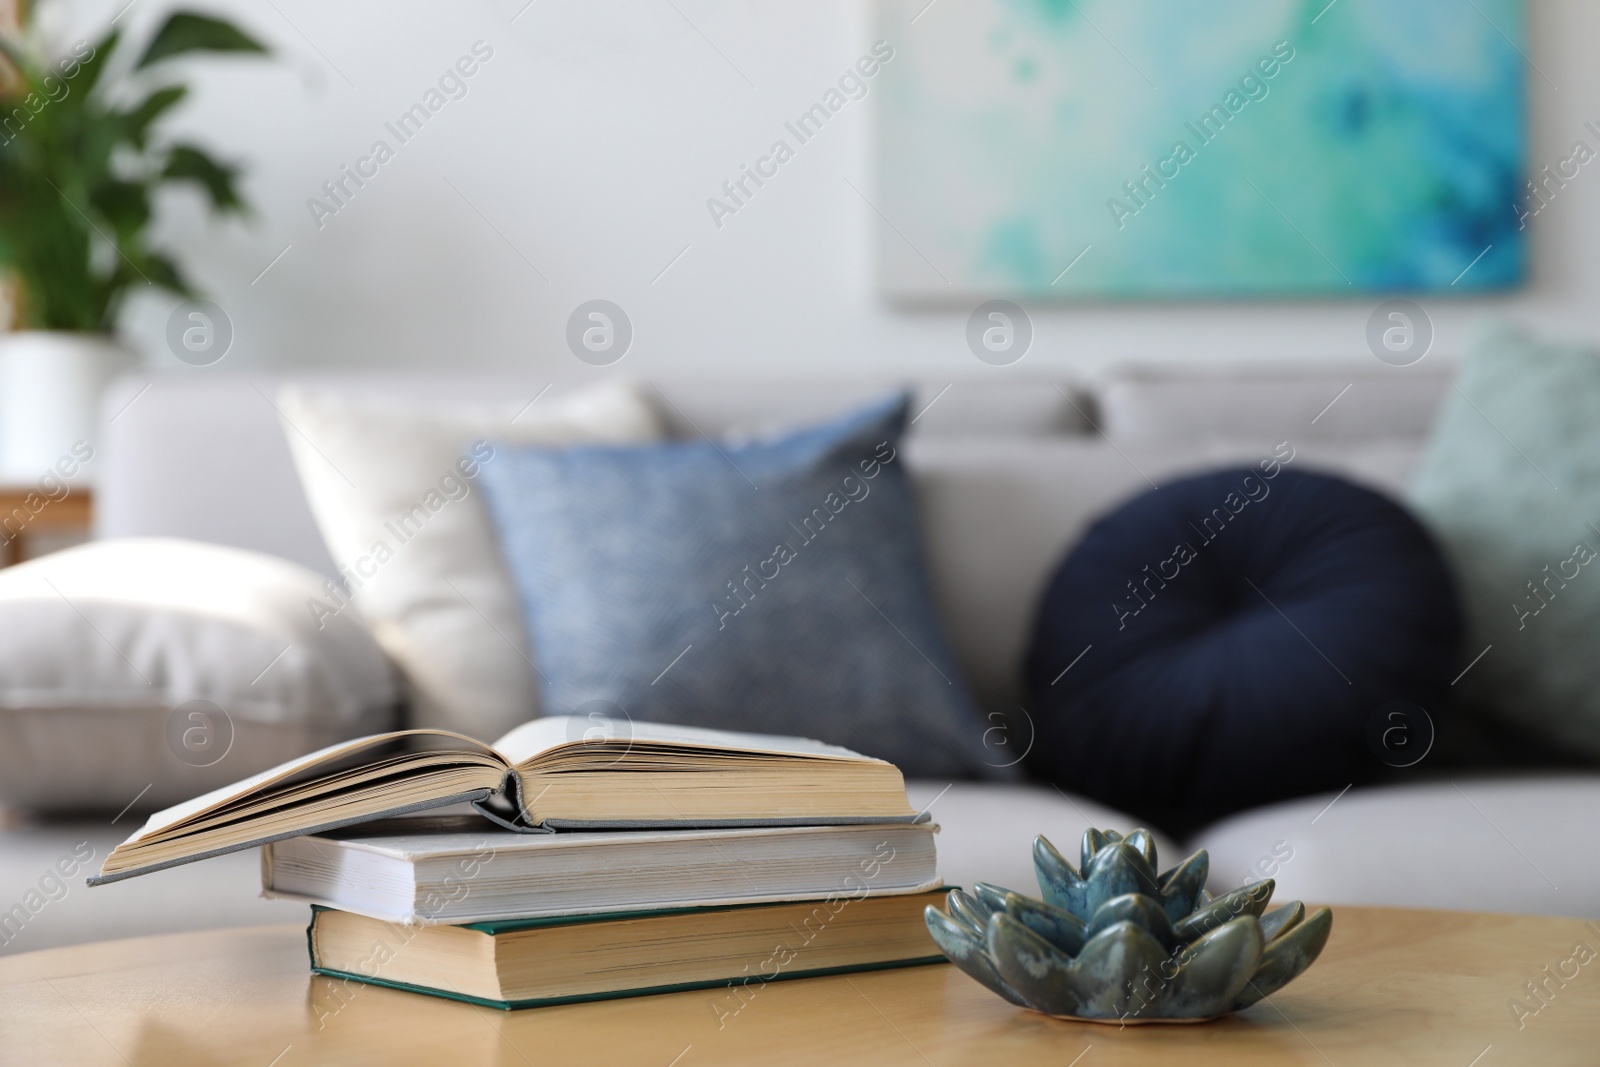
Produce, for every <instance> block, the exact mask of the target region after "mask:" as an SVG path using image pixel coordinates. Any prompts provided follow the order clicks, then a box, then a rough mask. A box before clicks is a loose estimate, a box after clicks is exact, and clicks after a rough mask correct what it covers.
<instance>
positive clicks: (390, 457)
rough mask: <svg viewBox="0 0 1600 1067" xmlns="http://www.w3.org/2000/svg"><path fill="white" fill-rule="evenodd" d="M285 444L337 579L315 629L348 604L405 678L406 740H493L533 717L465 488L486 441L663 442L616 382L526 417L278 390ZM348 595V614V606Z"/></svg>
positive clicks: (483, 523) (528, 672)
mask: <svg viewBox="0 0 1600 1067" xmlns="http://www.w3.org/2000/svg"><path fill="white" fill-rule="evenodd" d="M279 408H280V410H281V411H282V413H283V417H284V419H285V421H286V422H287V423H288V425H287V426H285V427H284V433H285V434H286V436H287V437H288V440H289V447H290V451H291V452H292V453H293V454H294V461H295V467H296V469H297V470H298V471H299V472H300V481H301V483H302V484H303V485H304V486H305V491H306V496H307V498H308V499H309V500H310V503H311V512H312V514H313V515H314V516H315V517H316V520H317V526H318V528H319V529H320V530H321V531H322V536H323V539H324V540H325V541H326V542H327V543H328V550H329V552H330V553H332V555H333V558H334V561H335V562H336V563H337V565H338V566H339V569H340V573H341V574H343V575H344V584H345V588H340V587H339V586H338V585H337V584H336V583H333V582H329V583H328V585H327V587H326V592H325V594H324V596H323V598H322V606H321V607H317V606H315V605H313V607H312V609H311V610H312V611H314V612H316V613H317V614H319V615H324V614H329V613H332V612H334V611H340V610H341V607H342V605H344V604H346V603H350V604H353V605H354V606H355V608H356V610H358V611H360V612H361V614H363V615H364V616H366V618H367V619H368V620H369V621H370V622H371V624H372V629H373V633H374V634H375V635H376V637H377V639H378V642H379V643H380V644H381V645H382V646H383V647H384V649H385V650H386V651H387V652H388V653H389V655H390V656H391V657H393V659H394V661H395V662H396V663H397V664H398V665H399V666H400V668H401V669H402V670H403V671H404V672H405V674H406V676H407V678H408V679H409V681H410V684H411V690H412V715H411V725H415V726H429V727H439V728H444V729H449V730H457V731H460V732H461V733H464V734H468V735H469V736H472V737H477V738H484V739H488V738H495V737H499V736H500V735H501V734H503V733H506V732H507V731H509V730H510V729H511V728H512V727H514V726H517V725H518V724H520V723H523V722H526V721H527V720H529V719H531V718H534V717H535V716H537V715H538V714H539V699H538V687H537V684H536V677H535V667H534V665H533V661H532V660H531V659H530V658H529V656H528V651H527V649H528V644H527V640H526V636H525V631H524V627H523V624H522V615H521V612H520V610H519V609H518V606H517V599H516V594H515V592H514V591H513V589H512V586H511V578H510V575H509V574H508V573H507V571H506V569H505V565H504V564H503V563H502V562H501V560H500V553H499V548H498V545H497V543H496V540H495V536H494V530H493V528H492V527H491V526H490V523H489V517H488V515H487V513H486V512H485V511H484V509H483V504H482V501H481V494H480V493H479V492H477V489H476V483H475V481H474V479H475V478H476V477H477V474H478V471H479V470H480V469H481V467H482V464H484V463H492V462H494V448H493V445H492V444H490V443H489V442H492V441H506V442H515V443H519V444H544V445H562V444H571V443H578V442H587V443H608V444H634V443H640V442H645V441H650V440H655V439H657V438H659V437H661V436H662V433H663V427H662V425H661V421H660V418H659V416H658V414H657V411H656V409H655V408H654V406H653V405H652V404H651V403H650V401H649V400H648V398H647V397H646V396H645V395H644V394H643V393H642V391H641V390H640V388H639V387H638V386H636V385H634V384H632V383H630V382H626V381H617V382H608V383H606V384H603V385H600V386H596V387H593V388H591V389H588V390H585V391H583V392H579V393H575V394H573V395H571V396H568V397H565V398H562V399H560V400H550V401H544V402H542V403H539V404H535V405H533V406H531V407H530V406H528V405H526V404H525V403H523V402H521V401H518V402H515V403H510V404H507V405H505V406H503V407H484V406H475V407H465V408H464V407H454V408H451V407H439V406H434V407H423V406H420V405H418V404H415V403H409V404H408V403H402V402H396V401H383V400H378V399H375V398H371V397H362V396H359V395H351V394H348V393H341V392H330V391H324V390H316V389H311V388H307V387H297V386H289V387H286V388H285V389H283V390H282V391H281V392H280V394H279ZM346 590H348V592H349V594H350V595H349V599H348V600H346Z"/></svg>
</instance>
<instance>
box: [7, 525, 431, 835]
mask: <svg viewBox="0 0 1600 1067" xmlns="http://www.w3.org/2000/svg"><path fill="white" fill-rule="evenodd" d="M321 586H322V579H321V578H319V577H318V576H317V575H315V574H313V573H312V572H310V571H308V570H306V569H305V568H303V567H299V566H296V565H295V564H293V563H289V562H286V561H284V560H281V559H276V558H274V557H271V556H265V555H261V554H260V553H256V552H247V551H245V550H243V549H237V548H224V547H222V546H219V545H206V544H201V543H199V542H195V541H180V540H176V539H171V540H169V539H157V538H151V539H128V540H119V541H100V542H95V543H92V544H88V545H82V546H80V547H78V548H72V549H68V550H66V551H64V552H57V553H55V554H53V555H49V556H44V557H42V558H40V559H36V560H32V561H30V562H28V563H23V564H21V565H19V566H16V567H10V568H7V569H5V570H3V571H0V804H10V805H16V806H19V807H28V808H35V809H66V808H109V809H112V810H117V809H120V808H123V807H125V806H126V805H128V804H129V803H131V802H133V801H134V800H135V798H136V797H137V799H138V806H139V807H140V808H154V807H164V806H166V805H168V804H173V803H176V802H178V801H180V800H185V799H187V798H189V797H192V796H195V795H196V794H199V793H203V792H206V791H207V790H210V789H214V788H216V787H217V786H220V785H225V784H227V783H228V782H232V781H236V780H238V779H240V778H244V777H246V776H247V775H250V774H254V773H255V772H257V771H260V770H264V769H266V768H267V767H271V766H273V765H275V764H278V763H281V762H283V761H284V760H286V759H289V758H290V757H292V756H296V755H299V754H301V753H304V752H309V751H311V750H313V749H316V748H320V747H322V746H324V745H328V744H332V743H333V742H335V741H338V740H342V739H344V738H347V737H354V736H358V735H360V734H365V733H371V732H374V731H377V730H383V729H387V728H389V726H390V725H391V724H392V722H393V719H394V712H395V708H396V706H397V705H398V703H399V688H398V685H397V680H396V678H395V676H394V672H393V669H392V668H391V667H390V665H389V663H388V661H387V660H386V658H385V657H384V655H383V652H382V650H381V649H379V648H378V646H377V644H376V643H375V642H374V641H373V639H372V637H371V635H370V634H369V633H368V632H367V629H366V626H365V624H364V623H363V622H362V621H361V620H360V619H359V618H358V617H357V616H356V615H355V614H354V613H353V612H346V613H344V614H341V615H338V616H334V617H331V618H328V619H326V620H322V622H321V625H319V623H318V620H316V619H314V618H313V617H312V615H311V613H310V612H308V611H307V609H306V602H307V600H308V599H310V598H311V597H314V596H316V595H318V594H319V593H320V592H321ZM191 702H199V703H191ZM196 715H198V716H199V717H198V718H196V717H195V716H196Z"/></svg>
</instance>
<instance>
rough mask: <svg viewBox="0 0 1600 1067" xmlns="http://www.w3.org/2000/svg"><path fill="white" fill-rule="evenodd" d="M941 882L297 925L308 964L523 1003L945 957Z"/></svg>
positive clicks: (481, 1000) (507, 1004)
mask: <svg viewBox="0 0 1600 1067" xmlns="http://www.w3.org/2000/svg"><path fill="white" fill-rule="evenodd" d="M947 892H948V890H944V889H939V890H935V891H933V892H928V893H914V894H904V895H898V896H877V897H874V896H866V897H854V896H849V895H842V896H836V897H828V898H826V899H821V900H805V901H786V902H783V903H777V904H746V905H733V906H728V907H714V908H673V909H670V910H665V911H636V912H623V913H611V914H603V915H574V916H564V917H560V918H543V919H520V920H510V921H500V922H486V923H471V924H469V925H465V926H404V925H400V924H398V923H390V922H385V921H383V920H382V919H372V918H368V917H367V916H364V915H356V914H354V913H353V912H346V911H337V910H335V909H332V908H321V907H318V908H313V909H312V914H311V925H310V927H309V928H308V929H307V931H306V934H307V939H308V940H309V942H310V950H311V970H312V971H313V972H314V973H316V974H321V975H326V976H328V977H330V978H340V979H345V980H348V981H356V982H365V983H370V984H372V985H380V986H388V987H390V988H393V989H404V990H410V991H412V992H416V993H428V994H431V995H433V996H437V997H448V998H450V999H452V1000H464V1001H467V1002H469V1003H472V1004H482V1005H485V1006H487V1007H491V1008H505V1009H511V1008H534V1007H543V1006H546V1005H551V1004H569V1003H573V1002H575V1001H585V1000H607V999H611V998H614V997H636V996H643V995H646V994H650V993H671V992H678V991H681V990H687V989H710V988H715V987H717V986H724V985H730V984H734V983H740V984H749V985H759V984H763V983H766V982H770V981H778V980H780V979H786V978H806V977H813V976H817V975H825V974H843V973H848V972H853V971H869V970H879V969H883V968H889V967H908V966H913V965H917V964H924V963H943V962H944V956H942V955H941V954H940V953H939V950H938V948H937V947H936V946H935V945H934V943H933V939H932V938H931V937H930V936H929V935H928V929H927V926H926V924H925V923H924V921H923V917H922V912H923V909H924V908H925V907H927V906H928V905H929V904H936V905H942V904H943V902H944V898H945V894H946V893H947ZM335 992H336V991H335Z"/></svg>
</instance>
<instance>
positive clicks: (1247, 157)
mask: <svg viewBox="0 0 1600 1067" xmlns="http://www.w3.org/2000/svg"><path fill="white" fill-rule="evenodd" d="M878 14H879V26H878V33H877V36H878V37H881V38H882V39H884V40H885V41H886V42H888V44H889V46H890V47H892V48H893V50H894V57H893V59H892V61H890V62H886V63H885V64H884V65H883V70H882V72H881V74H880V75H879V81H880V85H879V86H878V87H877V88H876V89H875V96H876V98H877V112H876V115H875V119H876V127H875V131H874V145H875V152H876V170H877V173H876V195H875V198H874V200H873V202H872V207H873V208H874V209H875V217H876V219H877V220H878V221H877V226H878V240H877V244H878V253H879V255H878V277H879V282H880V287H881V289H882V290H883V291H884V293H885V294H887V295H888V296H890V297H892V298H899V299H905V300H925V299H938V298H947V297H961V298H967V297H972V296H1014V297H1030V298H1049V297H1079V298H1092V299H1120V298H1186V297H1195V298H1201V297H1219V296H1220V297H1278V296H1281V297H1293V296H1321V295H1338V294H1357V293H1370V292H1379V291H1381V292H1395V291H1402V292H1404V291H1413V292H1431V291H1449V292H1462V291H1482V290H1489V289H1499V288H1506V287H1510V286H1513V285H1516V284H1517V283H1519V282H1520V281H1521V280H1522V278H1523V274H1524V267H1525V262H1524V261H1525V242H1524V236H1525V230H1526V225H1527V216H1528V211H1529V209H1528V207H1527V206H1526V202H1527V201H1528V200H1529V197H1530V195H1531V192H1532V190H1531V189H1527V188H1525V187H1524V186H1525V181H1526V178H1525V175H1524V152H1525V142H1526V119H1525V115H1524V88H1523V86H1524V81H1525V79H1526V78H1527V77H1528V76H1530V75H1533V74H1534V72H1536V71H1537V68H1535V67H1532V66H1531V64H1530V61H1529V60H1528V59H1527V58H1526V55H1525V52H1526V46H1525V44H1524V42H1523V38H1524V12H1523V0H1405V2H1403V3H1395V2H1393V0H1333V2H1331V3H1330V2H1329V0H1209V2H1207V3H1203V4H1202V3H1194V2H1192V0H963V2H961V3H953V2H946V3H934V4H928V2H927V0H906V2H904V3H901V2H899V0H883V2H882V3H881V5H880V8H879V12H878Z"/></svg>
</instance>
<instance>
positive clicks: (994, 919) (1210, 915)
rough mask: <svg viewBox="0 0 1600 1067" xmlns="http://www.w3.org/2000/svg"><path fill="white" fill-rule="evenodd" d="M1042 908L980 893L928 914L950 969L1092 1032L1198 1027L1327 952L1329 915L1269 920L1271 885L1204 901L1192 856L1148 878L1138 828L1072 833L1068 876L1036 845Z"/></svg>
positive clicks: (1008, 894) (1152, 852) (1267, 991)
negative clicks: (1074, 850)
mask: <svg viewBox="0 0 1600 1067" xmlns="http://www.w3.org/2000/svg"><path fill="white" fill-rule="evenodd" d="M1033 863H1034V870H1035V873H1036V874H1037V875H1038V878H1039V889H1040V891H1041V892H1042V893H1043V894H1044V899H1043V900H1035V899H1033V898H1031V897H1025V896H1023V895H1022V894H1020V893H1014V892H1012V891H1011V890H1009V889H1001V888H1000V887H998V886H992V885H988V884H986V883H983V882H979V883H978V884H977V885H976V886H974V887H973V892H972V893H971V894H970V895H969V894H967V893H964V892H962V891H961V890H959V889H957V890H953V891H952V892H951V893H950V896H949V898H948V906H949V911H948V913H947V912H944V911H941V910H940V909H938V908H937V907H929V908H928V909H927V922H928V930H929V932H930V933H932V934H933V939H934V941H935V942H937V943H938V945H939V948H940V949H941V950H942V951H943V952H944V954H945V955H946V956H948V957H950V961H951V962H952V963H954V964H955V965H956V966H957V967H959V968H961V969H962V970H963V971H965V972H966V973H967V974H968V975H970V976H971V977H972V978H974V979H976V980H977V981H979V982H981V983H982V984H983V985H985V986H987V987H988V988H989V989H991V990H993V991H994V992H995V993H998V994H999V995H1000V996H1002V997H1004V998H1005V999H1007V1000H1009V1001H1011V1003H1013V1004H1017V1005H1020V1006H1022V1007H1025V1008H1032V1009H1033V1010H1035V1011H1039V1012H1043V1013H1044V1014H1046V1015H1055V1016H1061V1017H1064V1018H1070V1019H1084V1020H1089V1021H1092V1022H1103V1023H1119V1024H1124V1023H1152V1022H1167V1023H1181V1022H1202V1021H1204V1020H1207V1019H1215V1018H1217V1017H1219V1016H1222V1015H1227V1014H1229V1013H1230V1012H1235V1011H1239V1010H1241V1009H1243V1008H1248V1007H1249V1006H1250V1005H1252V1004H1254V1003H1256V1002H1257V1001H1258V1000H1261V999H1262V998H1263V997H1267V996H1270V995H1272V994H1273V993H1275V992H1277V991H1278V990H1279V989H1282V988H1283V987H1284V986H1285V985H1288V984H1289V982H1290V981H1292V980H1293V979H1295V978H1296V977H1298V976H1299V975H1300V974H1301V972H1303V971H1304V970H1305V969H1306V968H1307V967H1309V966H1311V964H1312V962H1313V961H1315V960H1316V958H1317V956H1318V954H1319V953H1321V952H1322V947H1323V946H1324V945H1325V944H1327V942H1328V932H1329V930H1331V929H1332V927H1333V913H1332V912H1331V911H1329V910H1328V909H1327V908H1319V909H1318V910H1317V911H1315V912H1312V913H1311V914H1310V915H1307V914H1306V909H1305V907H1304V906H1303V905H1302V904H1301V903H1300V902H1299V901H1293V902H1291V903H1288V904H1285V905H1283V906H1282V907H1279V908H1274V909H1273V910H1271V911H1268V910H1267V904H1268V902H1269V901H1270V900H1271V899H1272V891H1273V882H1272V880H1271V879H1270V878H1269V879H1267V880H1266V881H1262V882H1256V883H1254V884H1252V885H1247V886H1244V887H1242V888H1240V889H1236V890H1234V891H1233V892H1231V893H1226V894H1224V895H1222V896H1217V897H1213V896H1212V895H1211V894H1210V893H1208V892H1206V890H1205V882H1206V875H1207V874H1208V873H1209V869H1210V859H1209V857H1207V855H1206V853H1205V852H1204V851H1201V852H1196V853H1195V854H1194V855H1192V856H1190V857H1189V858H1188V859H1186V860H1184V861H1183V862H1182V863H1180V864H1178V865H1177V866H1176V867H1174V868H1172V869H1171V870H1169V871H1166V872H1164V873H1161V874H1158V873H1157V868H1156V847H1155V842H1154V840H1153V839H1152V838H1151V836H1150V832H1149V831H1148V830H1135V831H1133V832H1132V833H1131V834H1128V835H1127V836H1123V835H1122V834H1119V833H1116V832H1114V831H1109V830H1105V831H1102V830H1089V831H1087V832H1086V833H1085V834H1084V835H1083V849H1082V865H1081V869H1075V868H1074V867H1073V866H1072V864H1071V863H1069V862H1067V860H1066V859H1065V858H1063V857H1062V855H1061V853H1059V852H1057V851H1056V850H1055V848H1054V847H1053V846H1052V845H1051V844H1050V842H1049V841H1047V840H1045V839H1044V838H1043V837H1036V838H1034V841H1033Z"/></svg>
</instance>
